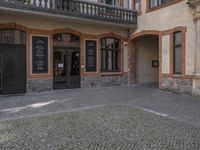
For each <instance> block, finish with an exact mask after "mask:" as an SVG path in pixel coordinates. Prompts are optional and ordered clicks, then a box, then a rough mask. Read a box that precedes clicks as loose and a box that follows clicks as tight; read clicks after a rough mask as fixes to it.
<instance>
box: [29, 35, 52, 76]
mask: <svg viewBox="0 0 200 150" xmlns="http://www.w3.org/2000/svg"><path fill="white" fill-rule="evenodd" d="M48 49H49V45H48V37H47V36H32V73H33V74H43V73H48Z"/></svg>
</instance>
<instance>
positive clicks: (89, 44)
mask: <svg viewBox="0 0 200 150" xmlns="http://www.w3.org/2000/svg"><path fill="white" fill-rule="evenodd" d="M96 55H97V41H96V40H86V41H85V71H86V72H96V71H97V56H96Z"/></svg>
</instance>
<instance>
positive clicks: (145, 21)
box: [133, 0, 196, 75]
mask: <svg viewBox="0 0 200 150" xmlns="http://www.w3.org/2000/svg"><path fill="white" fill-rule="evenodd" d="M177 26H186V27H187V33H186V74H187V75H191V74H192V73H193V72H194V55H195V54H194V51H195V36H196V33H195V25H194V22H193V9H192V8H190V7H189V6H188V5H187V4H186V1H181V2H179V3H176V4H173V5H170V6H168V7H164V8H161V9H158V10H155V11H152V12H149V13H146V0H142V15H140V16H139V17H138V29H137V30H136V31H135V33H138V32H141V31H142V30H158V31H164V30H168V29H172V28H174V27H177ZM135 33H133V34H135Z"/></svg>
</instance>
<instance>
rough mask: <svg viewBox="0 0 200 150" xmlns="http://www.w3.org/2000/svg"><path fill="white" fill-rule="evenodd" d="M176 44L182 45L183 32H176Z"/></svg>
mask: <svg viewBox="0 0 200 150" xmlns="http://www.w3.org/2000/svg"><path fill="white" fill-rule="evenodd" d="M174 40H175V41H174V43H175V45H181V43H182V33H181V32H176V33H174Z"/></svg>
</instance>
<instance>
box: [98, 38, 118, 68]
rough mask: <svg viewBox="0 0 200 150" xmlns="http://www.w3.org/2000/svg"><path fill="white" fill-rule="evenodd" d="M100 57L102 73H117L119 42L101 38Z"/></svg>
mask: <svg viewBox="0 0 200 150" xmlns="http://www.w3.org/2000/svg"><path fill="white" fill-rule="evenodd" d="M104 43H105V44H104ZM104 45H106V47H105V48H104ZM101 57H102V58H101V70H102V71H119V70H120V41H119V40H117V39H114V38H103V39H102V40H101Z"/></svg>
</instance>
